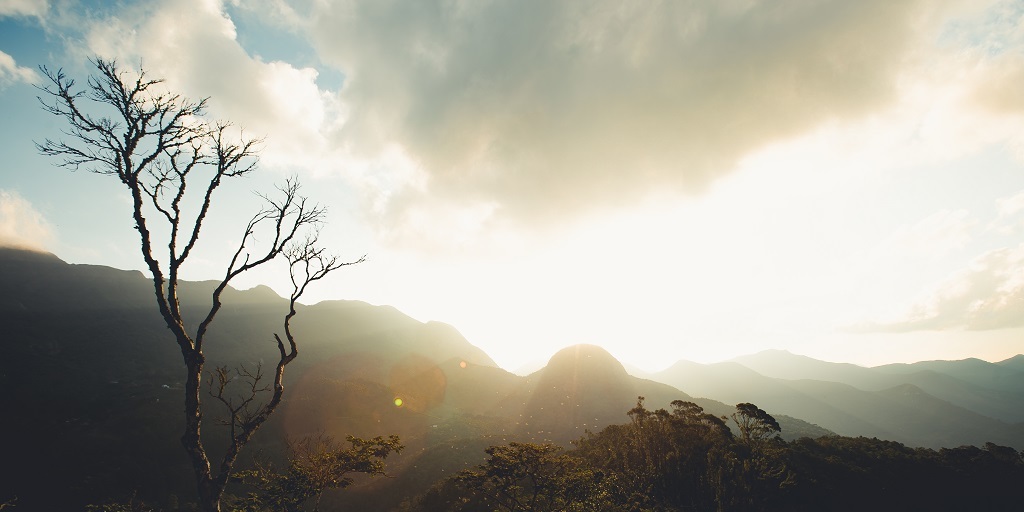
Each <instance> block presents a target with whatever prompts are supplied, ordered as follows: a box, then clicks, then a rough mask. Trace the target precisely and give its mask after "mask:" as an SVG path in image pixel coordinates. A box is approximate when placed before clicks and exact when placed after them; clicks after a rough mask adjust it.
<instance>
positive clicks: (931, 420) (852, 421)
mask: <svg viewBox="0 0 1024 512" xmlns="http://www.w3.org/2000/svg"><path fill="white" fill-rule="evenodd" d="M1019 357H1020V356H1018V358H1019ZM1014 359H1015V358H1011V359H1009V360H1007V361H1008V362H1009V363H1007V364H1004V362H999V363H987V362H985V361H981V360H978V359H967V360H963V361H925V362H921V363H915V364H912V365H886V366H882V367H876V368H865V367H861V366H857V365H852V364H847V363H830V362H826V361H819V360H816V359H812V358H809V357H806V356H801V355H796V354H791V353H789V352H786V351H781V350H769V351H764V352H760V353H758V354H753V355H748V356H742V357H738V358H736V359H733V360H732V361H730V362H726V363H717V364H710V365H702V364H698V363H692V362H686V361H680V362H678V363H676V364H675V365H673V366H672V367H670V368H668V369H666V370H664V371H662V372H659V373H657V374H655V375H653V376H652V377H651V378H653V379H655V380H658V381H660V382H665V383H667V384H670V385H673V386H676V387H678V388H680V389H685V390H687V391H688V392H690V393H693V394H696V395H699V396H705V397H708V398H713V399H716V400H721V401H726V402H730V401H734V400H744V399H745V400H749V401H752V402H754V403H756V404H758V405H759V406H761V407H763V408H765V409H766V410H769V411H771V412H773V413H780V414H787V415H792V416H796V417H799V418H802V419H804V420H807V421H809V422H811V423H814V424H817V425H821V426H822V427H825V428H828V429H830V430H833V431H835V432H836V433H838V434H841V435H850V436H867V437H879V438H882V439H891V440H895V441H900V442H903V443H906V444H909V445H911V446H915V445H917V446H928V447H932V448H938V447H944V446H948V447H952V446H959V445H964V444H974V445H980V444H983V443H985V442H988V441H992V442H995V443H997V444H1005V445H1010V446H1014V447H1017V448H1018V449H1020V448H1022V447H1024V423H1021V422H1022V421H1024V385H1022V382H1024V381H1022V380H1021V379H1022V378H1024V372H1021V371H1018V370H1016V369H1014V368H1013V367H1012V364H1013V360H1014Z"/></svg>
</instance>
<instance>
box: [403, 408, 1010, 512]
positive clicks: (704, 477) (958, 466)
mask: <svg viewBox="0 0 1024 512" xmlns="http://www.w3.org/2000/svg"><path fill="white" fill-rule="evenodd" d="M628 415H629V418H630V422H629V423H626V424H622V425H611V426H608V427H606V428H605V429H603V430H601V431H600V432H598V433H596V434H595V433H588V435H587V436H586V437H585V438H583V439H580V440H579V441H577V442H576V448H575V449H573V450H570V451H563V450H562V449H561V448H560V447H557V446H553V445H536V444H523V443H510V444H508V445H502V446H492V447H490V448H488V449H487V450H486V453H487V455H488V459H487V461H486V463H485V464H482V465H480V466H478V467H477V468H475V469H473V470H469V471H463V472H462V473H460V474H459V475H458V476H457V477H453V478H448V479H446V480H444V481H441V482H439V483H438V484H436V485H434V487H432V488H431V489H430V490H429V491H427V492H426V493H424V494H423V495H421V496H419V497H417V498H416V499H414V500H410V501H407V502H405V503H403V505H402V507H400V510H401V511H402V512H435V511H436V512H440V511H445V512H450V511H470V510H472V511H478V510H486V511H504V512H511V511H533V510H545V511H550V510H557V511H575V510H580V511H582V510H587V511H601V512H624V511H629V512H669V511H772V510H792V511H819V510H829V511H860V510H886V511H890V510H891V511H897V510H898V511H903V510H948V511H953V510H1000V511H1001V510H1019V505H1020V504H1019V496H1017V494H1018V490H1019V487H1020V482H1022V481H1024V452H1018V451H1016V450H1015V449H1013V448H1009V447H1005V446H999V445H996V444H993V443H986V444H985V445H984V446H983V447H981V448H979V447H974V446H961V447H959V448H947V449H942V450H939V451H935V450H930V449H925V448H909V447H907V446H904V445H902V444H900V443H897V442H893V441H880V440H878V439H866V438H849V437H841V436H825V437H820V438H818V439H809V438H802V439H799V440H797V441H794V442H791V443H787V442H785V441H783V440H782V439H781V437H780V436H779V432H780V430H781V429H780V428H779V425H778V422H776V421H775V419H774V418H773V417H772V416H771V415H770V414H768V413H767V412H765V411H763V410H761V409H759V408H758V407H756V406H754V405H753V404H749V403H743V404H738V405H737V407H736V412H735V413H734V414H733V415H731V418H732V420H733V421H734V422H735V423H736V430H737V431H738V435H733V433H732V432H731V431H730V430H729V428H728V426H727V425H726V423H725V419H726V418H725V417H718V416H714V415H712V414H708V413H705V412H704V411H703V409H702V408H701V407H699V406H697V405H696V404H693V403H691V402H682V401H676V402H673V403H672V410H671V412H670V411H667V410H665V409H657V410H653V411H652V410H648V409H647V408H646V407H645V406H644V402H643V397H640V399H639V400H638V402H637V404H636V406H635V407H634V408H633V409H631V410H630V411H629V412H628Z"/></svg>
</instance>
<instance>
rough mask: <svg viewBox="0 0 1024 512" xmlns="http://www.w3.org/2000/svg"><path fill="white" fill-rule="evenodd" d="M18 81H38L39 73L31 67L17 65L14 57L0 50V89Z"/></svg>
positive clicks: (31, 82) (33, 82) (29, 82)
mask: <svg viewBox="0 0 1024 512" xmlns="http://www.w3.org/2000/svg"><path fill="white" fill-rule="evenodd" d="M18 82H24V83H27V84H35V83H39V74H38V73H36V71H35V70H34V69H32V68H26V67H23V66H19V65H18V64H17V63H16V62H14V57H11V56H10V55H8V54H6V53H4V52H3V51H0V89H4V88H5V87H7V86H10V85H12V84H16V83H18Z"/></svg>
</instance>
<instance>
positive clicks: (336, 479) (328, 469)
mask: <svg viewBox="0 0 1024 512" xmlns="http://www.w3.org/2000/svg"><path fill="white" fill-rule="evenodd" d="M346 440H347V441H348V443H349V446H348V447H344V446H342V445H340V444H339V443H337V442H336V441H335V440H334V439H333V438H331V437H330V436H325V435H319V436H312V437H306V438H304V439H302V440H301V441H299V442H297V443H294V444H293V445H292V446H290V449H291V450H290V451H291V456H290V457H289V460H288V467H287V468H286V469H285V470H284V471H279V470H278V469H277V468H276V467H275V466H274V465H273V464H272V463H270V462H266V461H257V462H256V464H255V467H253V468H252V469H249V470H246V471H241V472H238V473H237V474H235V475H234V476H233V478H232V480H233V481H234V482H236V483H239V484H241V485H242V486H243V487H246V488H248V489H250V491H249V492H248V494H246V496H245V497H243V498H236V499H235V500H234V503H232V507H233V508H234V509H235V510H236V511H238V512H262V511H267V510H269V511H274V512H278V511H282V512H293V511H301V510H305V506H306V505H307V504H310V502H312V503H311V505H312V510H314V511H315V510H318V508H319V505H320V500H321V498H322V497H323V494H324V492H326V491H328V490H331V489H344V488H346V487H348V486H349V485H351V484H352V477H351V475H353V474H356V473H361V474H365V475H369V476H378V475H385V474H386V473H385V459H387V457H388V456H389V455H391V454H392V453H399V452H401V451H402V449H403V448H404V446H402V444H401V442H400V440H399V438H398V436H394V435H392V436H389V437H387V438H385V437H381V436H378V437H375V438H373V439H361V438H358V437H353V436H348V437H347V438H346Z"/></svg>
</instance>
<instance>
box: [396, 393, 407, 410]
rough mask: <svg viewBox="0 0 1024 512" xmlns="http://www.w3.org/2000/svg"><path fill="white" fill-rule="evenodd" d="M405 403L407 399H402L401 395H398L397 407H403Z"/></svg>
mask: <svg viewBox="0 0 1024 512" xmlns="http://www.w3.org/2000/svg"><path fill="white" fill-rule="evenodd" d="M404 403H405V400H402V398H401V397H397V396H396V397H395V407H401V406H402V404H404Z"/></svg>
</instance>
